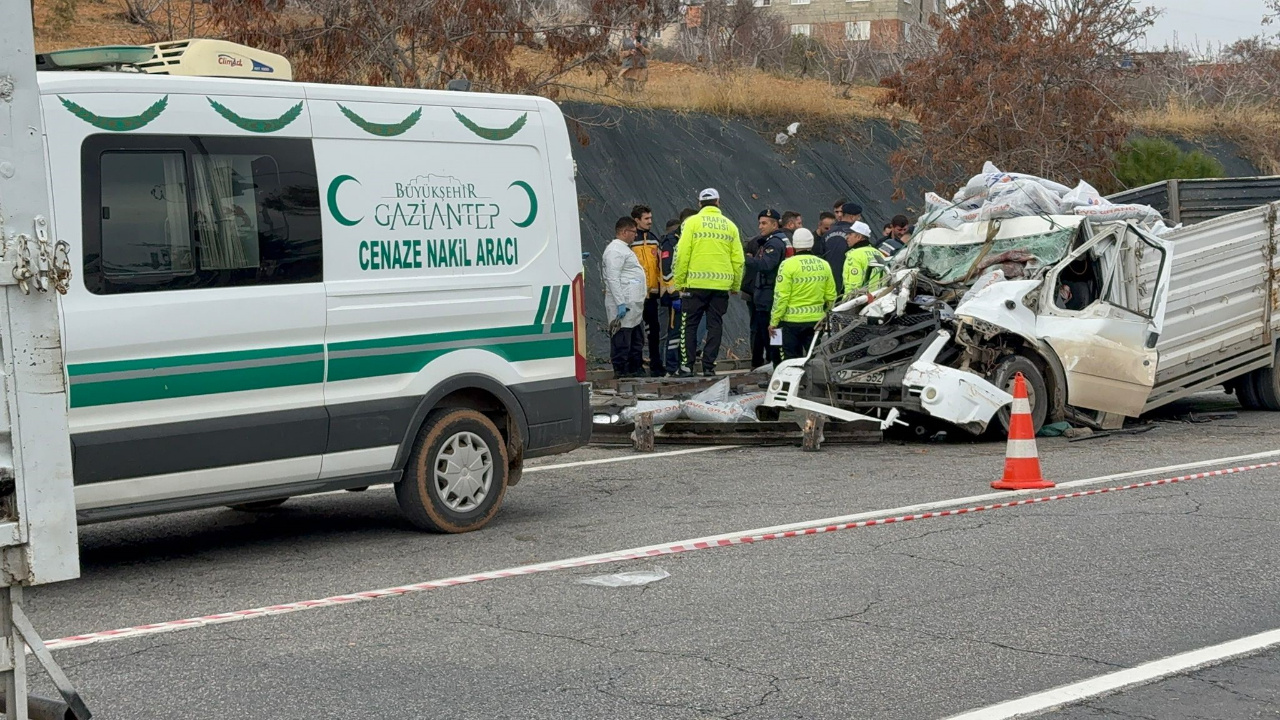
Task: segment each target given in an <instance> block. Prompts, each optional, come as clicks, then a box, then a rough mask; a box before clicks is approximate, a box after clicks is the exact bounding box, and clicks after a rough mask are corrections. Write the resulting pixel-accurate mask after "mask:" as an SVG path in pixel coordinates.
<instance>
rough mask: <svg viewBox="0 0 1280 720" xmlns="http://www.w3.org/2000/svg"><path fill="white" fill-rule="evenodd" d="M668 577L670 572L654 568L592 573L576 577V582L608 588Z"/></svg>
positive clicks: (646, 582)
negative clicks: (601, 573) (608, 573)
mask: <svg viewBox="0 0 1280 720" xmlns="http://www.w3.org/2000/svg"><path fill="white" fill-rule="evenodd" d="M669 577H671V573H669V572H667V571H666V570H663V569H662V568H654V569H653V570H632V571H631V572H621V573H613V574H612V575H592V576H590V577H584V578H578V583H579V584H582V585H595V586H598V587H609V588H617V587H637V586H640V585H648V584H649V583H652V582H657V581H659V580H662V579H663V578H669Z"/></svg>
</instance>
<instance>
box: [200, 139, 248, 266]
mask: <svg viewBox="0 0 1280 720" xmlns="http://www.w3.org/2000/svg"><path fill="white" fill-rule="evenodd" d="M194 160H195V162H194V163H193V169H194V171H195V178H194V182H193V184H192V187H193V188H194V190H195V201H196V213H195V219H196V233H197V235H198V237H199V239H200V269H201V270H236V269H240V268H255V267H257V266H258V218H257V208H256V203H255V198H254V185H253V167H252V161H251V158H250V157H248V156H238V155H205V154H199V155H196V156H195V158H194Z"/></svg>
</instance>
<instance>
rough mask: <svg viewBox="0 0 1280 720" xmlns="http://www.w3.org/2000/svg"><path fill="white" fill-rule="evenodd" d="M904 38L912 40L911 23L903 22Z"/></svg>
mask: <svg viewBox="0 0 1280 720" xmlns="http://www.w3.org/2000/svg"><path fill="white" fill-rule="evenodd" d="M902 39H903V40H906V41H908V42H910V41H911V23H902Z"/></svg>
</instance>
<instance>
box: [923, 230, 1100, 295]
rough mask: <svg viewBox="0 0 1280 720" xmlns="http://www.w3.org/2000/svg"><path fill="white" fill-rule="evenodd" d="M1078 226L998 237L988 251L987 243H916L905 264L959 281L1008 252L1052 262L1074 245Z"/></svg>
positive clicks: (934, 276)
mask: <svg viewBox="0 0 1280 720" xmlns="http://www.w3.org/2000/svg"><path fill="white" fill-rule="evenodd" d="M1075 234H1076V228H1074V227H1064V228H1057V229H1055V230H1051V231H1049V232H1046V233H1039V234H1036V235H1021V236H1018V237H1011V238H997V239H996V240H995V241H994V242H993V243H992V244H991V248H990V249H989V250H988V251H987V252H985V253H984V252H982V249H983V248H984V247H986V243H969V244H964V245H926V244H922V243H917V244H915V245H914V246H913V247H912V248H911V250H910V252H909V253H908V254H907V259H906V267H909V268H918V269H919V270H920V271H921V272H923V273H924V274H925V275H927V276H929V277H930V278H932V279H934V280H936V281H938V282H940V283H943V284H948V283H954V282H959V281H960V280H962V279H963V278H965V277H966V276H967V275H969V273H970V271H971V270H973V268H974V266H975V265H976V264H977V263H979V262H980V261H981V260H982V259H983V258H984V257H995V256H997V255H1000V254H1002V253H1006V252H1014V251H1016V252H1025V253H1028V254H1030V255H1033V256H1034V257H1035V260H1034V261H1032V262H1033V264H1034V265H1036V266H1038V267H1044V266H1045V265H1052V264H1054V263H1056V262H1058V261H1059V260H1061V259H1062V258H1063V257H1064V256H1066V254H1067V250H1068V249H1070V247H1071V241H1072V239H1073V238H1074V237H1075Z"/></svg>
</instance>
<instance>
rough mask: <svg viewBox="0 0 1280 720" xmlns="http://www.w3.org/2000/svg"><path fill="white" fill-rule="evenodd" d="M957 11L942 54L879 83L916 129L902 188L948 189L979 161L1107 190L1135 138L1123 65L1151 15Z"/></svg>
mask: <svg viewBox="0 0 1280 720" xmlns="http://www.w3.org/2000/svg"><path fill="white" fill-rule="evenodd" d="M950 13H951V17H950V18H949V19H948V20H947V21H946V22H939V23H938V24H937V25H936V29H937V30H938V31H939V35H938V45H937V49H936V50H935V51H933V52H931V53H930V54H929V55H928V56H926V57H924V58H921V59H919V60H917V61H915V62H912V63H910V64H909V65H908V66H907V67H906V68H905V69H904V71H903V72H901V73H899V74H897V75H894V76H892V77H890V78H887V79H886V80H885V81H884V82H883V84H884V85H885V86H886V87H887V88H889V94H888V95H887V97H886V98H885V99H884V101H883V103H884V104H885V105H891V106H897V107H899V108H901V109H904V110H906V111H908V112H910V113H911V114H913V115H914V116H915V118H916V120H917V124H918V125H917V126H918V136H917V137H916V139H915V140H914V141H913V142H911V143H910V144H908V145H907V146H906V147H904V149H903V150H900V151H899V152H897V153H895V154H894V156H893V158H892V161H893V164H894V166H895V169H896V171H897V173H898V180H899V187H901V180H902V179H903V178H904V177H908V176H928V177H931V178H933V179H934V180H935V181H937V182H938V183H947V182H949V181H952V180H956V179H959V178H960V177H963V176H964V175H965V174H967V173H968V172H970V171H971V170H972V169H973V168H974V167H976V166H977V164H978V163H980V162H982V161H983V160H992V161H994V162H995V163H996V164H997V165H999V166H1001V167H1008V168H1010V169H1016V170H1019V171H1022V172H1031V173H1036V174H1039V175H1043V176H1047V177H1058V178H1064V179H1067V180H1071V179H1075V178H1084V179H1087V180H1090V181H1092V182H1097V183H1101V184H1103V185H1106V184H1108V183H1107V181H1108V179H1109V178H1110V167H1111V158H1112V156H1113V154H1114V152H1115V151H1116V149H1118V148H1119V147H1120V145H1121V143H1122V142H1123V141H1124V138H1125V135H1126V134H1127V131H1128V127H1127V126H1126V124H1125V121H1124V119H1123V117H1122V115H1121V112H1120V111H1121V110H1122V108H1121V107H1120V106H1119V105H1118V104H1117V103H1116V101H1115V99H1114V98H1115V97H1116V96H1117V95H1118V89H1119V83H1120V80H1121V77H1122V71H1121V69H1120V60H1121V58H1122V57H1123V56H1124V55H1125V54H1126V53H1128V52H1130V50H1131V48H1130V46H1129V45H1128V44H1127V43H1131V42H1133V40H1134V39H1135V38H1137V37H1140V36H1141V33H1142V32H1143V31H1144V30H1145V29H1146V28H1148V27H1149V26H1150V25H1151V23H1152V22H1153V21H1154V17H1155V16H1154V13H1152V12H1151V11H1149V10H1142V9H1140V8H1138V7H1137V5H1136V2H1135V0H1063V1H1062V2H1050V1H1049V0H1027V1H1025V2H1015V3H1013V4H1011V5H1007V4H1006V3H1005V2H1004V0H962V1H961V2H959V3H957V4H956V5H955V6H954V7H953V8H951V10H950Z"/></svg>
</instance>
